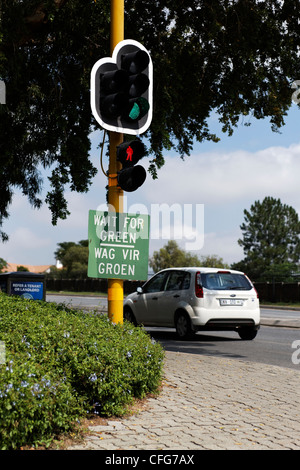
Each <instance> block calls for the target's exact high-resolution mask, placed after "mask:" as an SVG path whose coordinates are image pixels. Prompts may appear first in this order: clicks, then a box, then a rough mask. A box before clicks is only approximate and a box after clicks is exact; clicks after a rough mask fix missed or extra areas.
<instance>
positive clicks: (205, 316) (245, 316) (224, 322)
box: [191, 308, 260, 329]
mask: <svg viewBox="0 0 300 470" xmlns="http://www.w3.org/2000/svg"><path fill="white" fill-rule="evenodd" d="M222 310H223V309H222ZM191 322H192V325H193V326H194V328H195V329H200V328H201V329H204V328H206V329H234V328H238V327H242V326H250V327H259V325H260V310H259V308H257V309H251V310H250V309H245V310H243V309H231V308H230V309H226V311H224V312H223V311H220V309H218V310H211V309H209V310H208V309H204V308H195V309H194V315H193V316H192V317H191Z"/></svg>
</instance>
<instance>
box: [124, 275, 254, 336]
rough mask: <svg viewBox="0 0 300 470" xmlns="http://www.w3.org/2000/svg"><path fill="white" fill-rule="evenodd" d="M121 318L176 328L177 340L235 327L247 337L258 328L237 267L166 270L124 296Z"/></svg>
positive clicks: (250, 289)
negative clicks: (197, 332) (197, 333)
mask: <svg viewBox="0 0 300 470" xmlns="http://www.w3.org/2000/svg"><path fill="white" fill-rule="evenodd" d="M124 319H126V320H128V321H131V322H132V323H134V324H135V325H144V326H158V327H159V326H162V327H173V328H174V327H175V328H176V331H177V334H178V336H179V337H180V338H188V337H190V336H191V335H192V333H195V332H196V331H199V330H210V331H211V330H235V331H237V332H238V334H239V336H240V337H241V338H242V339H245V340H251V339H253V338H255V336H256V334H257V330H258V329H259V325H260V308H259V300H258V295H257V292H256V290H255V288H254V286H253V284H252V282H251V281H250V279H249V278H248V277H247V276H246V275H245V274H244V273H242V272H240V271H234V270H232V269H217V268H197V267H196V268H169V269H164V270H162V271H160V272H158V273H157V274H155V275H154V276H153V277H152V278H151V279H149V281H147V282H146V283H145V284H144V285H143V287H139V288H138V289H137V292H135V293H133V294H130V295H128V296H127V297H126V299H125V301H124Z"/></svg>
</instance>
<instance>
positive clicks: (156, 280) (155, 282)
mask: <svg viewBox="0 0 300 470" xmlns="http://www.w3.org/2000/svg"><path fill="white" fill-rule="evenodd" d="M165 277H166V273H158V274H156V276H154V277H153V278H152V279H150V280H149V281H148V282H147V284H146V285H145V286H144V287H143V293H144V294H147V293H148V292H159V291H161V290H162V289H163V286H164V281H165Z"/></svg>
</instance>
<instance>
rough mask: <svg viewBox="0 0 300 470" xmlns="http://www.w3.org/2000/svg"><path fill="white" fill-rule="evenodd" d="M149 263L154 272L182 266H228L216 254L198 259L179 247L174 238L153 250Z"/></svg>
mask: <svg viewBox="0 0 300 470" xmlns="http://www.w3.org/2000/svg"><path fill="white" fill-rule="evenodd" d="M149 265H150V267H151V268H152V269H153V271H154V272H158V271H160V270H161V269H166V268H175V267H183V266H208V267H220V268H221V267H223V268H224V267H228V265H226V264H225V263H224V262H223V259H222V258H219V257H218V256H216V255H210V256H202V257H201V258H200V259H199V258H198V256H196V255H192V254H191V253H188V252H186V251H185V250H182V249H181V248H179V246H178V244H177V243H176V242H175V241H174V240H169V241H168V243H167V244H166V245H165V246H164V247H163V248H161V249H160V250H159V251H154V253H153V256H152V258H151V259H150V260H149Z"/></svg>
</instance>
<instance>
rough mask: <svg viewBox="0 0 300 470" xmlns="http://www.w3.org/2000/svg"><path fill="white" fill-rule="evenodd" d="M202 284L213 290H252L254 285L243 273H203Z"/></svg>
mask: <svg viewBox="0 0 300 470" xmlns="http://www.w3.org/2000/svg"><path fill="white" fill-rule="evenodd" d="M201 282H202V286H203V287H206V288H207V289H211V290H251V289H252V285H251V284H250V282H249V281H248V279H247V278H246V276H244V275H243V274H235V273H224V272H223V273H221V272H220V273H201Z"/></svg>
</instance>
